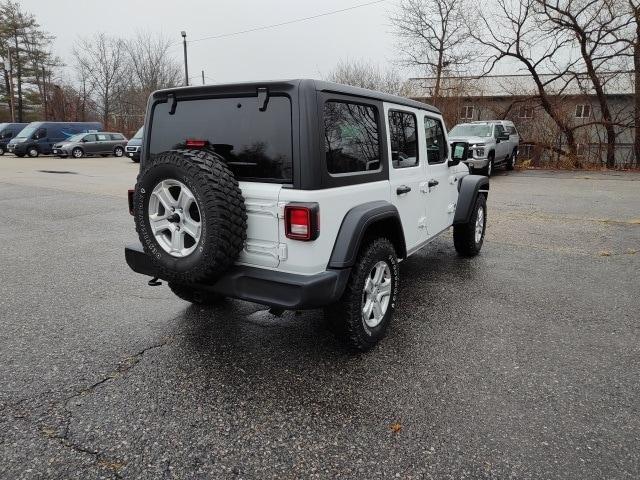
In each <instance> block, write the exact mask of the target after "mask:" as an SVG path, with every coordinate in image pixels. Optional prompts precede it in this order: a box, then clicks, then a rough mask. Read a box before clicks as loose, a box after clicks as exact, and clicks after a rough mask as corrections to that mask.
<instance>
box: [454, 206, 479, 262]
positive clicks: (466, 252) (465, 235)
mask: <svg viewBox="0 0 640 480" xmlns="http://www.w3.org/2000/svg"><path fill="white" fill-rule="evenodd" d="M480 209H482V212H483V217H484V221H483V223H482V235H481V237H480V241H476V221H477V220H478V212H479V211H480ZM486 229H487V200H486V198H485V196H484V195H482V194H480V195H478V197H477V198H476V201H475V204H474V205H473V211H472V212H471V217H470V218H469V222H468V223H464V224H459V225H454V226H453V244H454V246H455V248H456V251H457V252H458V254H459V255H461V256H463V257H475V256H476V255H478V253H480V249H481V248H482V244H483V243H484V234H485V231H486Z"/></svg>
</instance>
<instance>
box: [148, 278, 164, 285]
mask: <svg viewBox="0 0 640 480" xmlns="http://www.w3.org/2000/svg"><path fill="white" fill-rule="evenodd" d="M147 285H149V286H150V287H157V286H158V285H162V282H159V281H158V277H153V278H152V279H151V280H149V281H148V282H147Z"/></svg>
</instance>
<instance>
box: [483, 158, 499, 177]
mask: <svg viewBox="0 0 640 480" xmlns="http://www.w3.org/2000/svg"><path fill="white" fill-rule="evenodd" d="M488 158H489V162H488V163H487V166H486V167H484V168H481V169H480V171H479V173H480V175H484V176H485V177H491V175H492V174H493V169H494V168H495V166H496V165H495V154H494V153H493V152H491V153H490V154H489V157H488Z"/></svg>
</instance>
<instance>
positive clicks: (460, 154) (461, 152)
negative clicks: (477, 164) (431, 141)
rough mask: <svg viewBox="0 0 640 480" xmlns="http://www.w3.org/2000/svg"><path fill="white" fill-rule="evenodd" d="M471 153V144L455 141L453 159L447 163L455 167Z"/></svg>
mask: <svg viewBox="0 0 640 480" xmlns="http://www.w3.org/2000/svg"><path fill="white" fill-rule="evenodd" d="M468 153H469V144H468V143H467V142H453V143H452V144H451V159H450V160H449V161H448V162H447V165H448V166H450V167H454V166H456V165H458V164H459V163H460V162H461V161H463V160H465V159H466V158H467V155H468Z"/></svg>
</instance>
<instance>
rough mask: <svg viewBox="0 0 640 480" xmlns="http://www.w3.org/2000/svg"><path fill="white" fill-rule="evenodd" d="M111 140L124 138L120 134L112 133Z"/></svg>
mask: <svg viewBox="0 0 640 480" xmlns="http://www.w3.org/2000/svg"><path fill="white" fill-rule="evenodd" d="M111 140H124V137H123V136H122V134H120V133H112V134H111Z"/></svg>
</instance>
